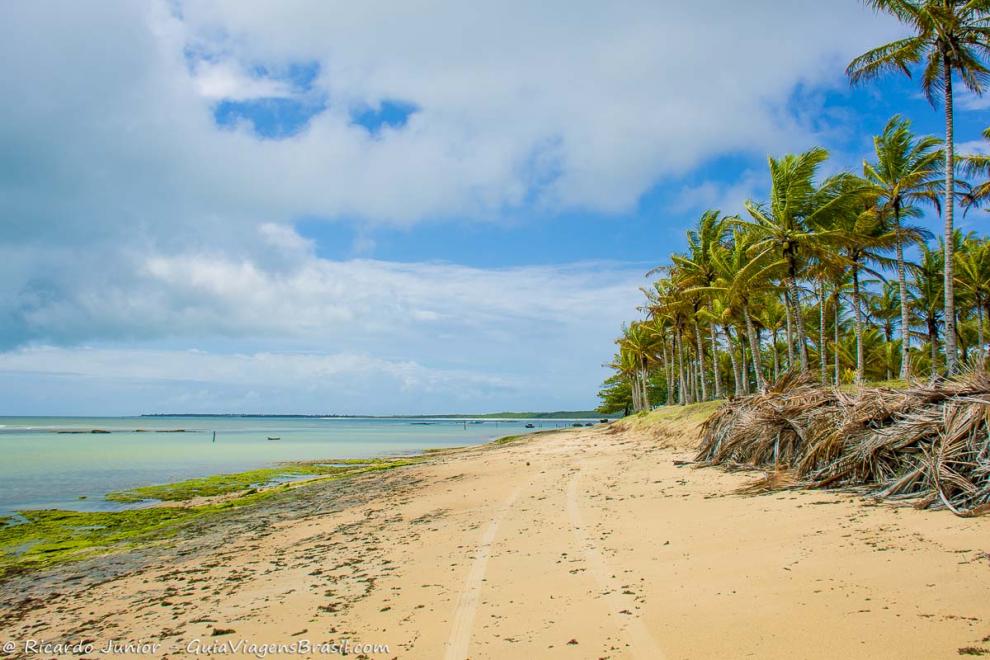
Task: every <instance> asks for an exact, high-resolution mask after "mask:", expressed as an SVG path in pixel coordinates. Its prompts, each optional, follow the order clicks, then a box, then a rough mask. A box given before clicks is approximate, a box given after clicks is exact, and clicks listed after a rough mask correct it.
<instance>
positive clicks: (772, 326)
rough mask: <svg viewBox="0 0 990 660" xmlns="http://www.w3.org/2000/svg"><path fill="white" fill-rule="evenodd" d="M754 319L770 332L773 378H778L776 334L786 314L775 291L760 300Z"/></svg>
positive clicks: (778, 356)
mask: <svg viewBox="0 0 990 660" xmlns="http://www.w3.org/2000/svg"><path fill="white" fill-rule="evenodd" d="M756 319H757V320H758V321H759V322H760V325H762V326H763V327H764V328H766V330H767V332H769V333H770V345H771V346H772V349H773V353H772V358H773V379H774V380H777V379H778V378H780V355H779V354H778V348H777V345H778V342H777V335H778V334H779V333H780V331H781V330H783V329H784V324H785V322H786V316H785V313H784V305H783V304H782V303H781V302H780V299H779V298H778V297H777V295H776V293H773V292H770V293H768V294H767V295H764V296H763V297H762V299H761V300H760V311H759V312H758V313H757V314H756Z"/></svg>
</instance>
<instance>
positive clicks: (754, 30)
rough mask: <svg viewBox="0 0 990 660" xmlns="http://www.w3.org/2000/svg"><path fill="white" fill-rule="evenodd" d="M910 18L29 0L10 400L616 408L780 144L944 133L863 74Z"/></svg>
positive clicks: (9, 132) (7, 164) (4, 239)
mask: <svg viewBox="0 0 990 660" xmlns="http://www.w3.org/2000/svg"><path fill="white" fill-rule="evenodd" d="M903 34H904V32H903V28H901V27H900V26H899V25H897V24H896V23H893V22H892V21H890V20H889V19H886V18H884V17H880V16H876V15H875V14H873V13H872V12H871V11H870V10H869V9H867V8H865V7H864V6H863V5H862V4H861V3H860V2H859V1H858V0H830V2H827V3H823V2H820V0H792V1H790V2H787V3H781V2H779V1H778V0H752V1H751V2H747V3H739V2H736V1H734V0H733V1H721V2H720V1H713V2H708V3H684V2H675V1H674V0H649V1H644V2H636V1H632V0H630V1H628V2H622V3H592V2H582V1H579V2H574V1H571V2H562V1H557V0H551V1H547V2H541V3H532V2H514V1H510V0H503V1H501V2H491V3H485V2H472V3H464V2H444V1H433V2H430V1H419V2H407V3H389V2H378V1H373V0H366V1H363V2H350V3H345V2H330V1H322V0H321V1H315V0H314V1H305V0H281V1H280V2H262V1H258V0H196V1H183V0H159V1H155V0H150V1H149V2H130V1H127V0H121V1H114V0H106V1H103V2H99V3H64V2H54V1H46V0H37V1H34V0H32V1H28V0H14V1H12V2H5V3H3V4H0V62H2V64H0V90H2V98H3V99H4V102H3V103H2V104H0V415H15V416H16V415H130V414H140V413H153V412H217V413H237V412H246V413H283V414H289V413H305V414H323V413H338V414H391V413H398V414H402V413H426V414H428V413H441V412H489V411H502V410H578V409H588V408H591V407H593V406H594V405H596V398H595V393H596V391H597V389H598V385H599V384H600V382H601V381H602V379H603V378H605V377H606V376H607V375H608V369H607V368H606V367H604V366H603V365H604V364H605V363H607V362H608V361H609V360H610V359H611V356H612V354H613V351H614V348H615V347H614V344H613V339H614V338H615V337H616V336H617V335H618V333H619V332H620V329H621V325H622V323H623V322H626V321H629V320H631V319H633V318H636V317H637V316H638V315H639V314H640V312H639V311H638V310H637V307H638V305H640V304H641V300H642V294H641V292H640V287H642V286H646V285H648V280H647V279H646V278H645V276H644V275H645V273H646V272H647V271H648V270H649V269H651V268H652V267H654V266H656V265H658V264H660V263H664V262H666V261H667V259H668V255H669V254H670V252H671V251H672V250H678V249H683V247H684V244H685V241H684V232H685V230H686V229H687V228H688V227H690V226H691V224H692V223H693V222H694V221H695V220H696V219H697V217H698V216H699V215H700V214H701V213H702V212H703V211H704V210H706V209H708V208H719V209H722V210H723V211H725V212H727V213H736V212H740V211H741V210H742V203H743V202H744V201H745V200H746V199H755V200H759V199H761V198H763V197H764V196H765V195H766V174H765V173H766V169H767V165H766V159H767V156H768V155H782V154H784V153H788V152H797V151H803V150H806V149H808V148H810V147H812V146H815V145H820V146H824V147H826V148H827V149H828V150H829V151H830V152H831V154H832V157H831V159H830V161H829V163H828V165H827V168H828V171H830V172H831V171H839V170H843V169H851V170H854V171H858V170H860V169H861V167H862V162H863V159H864V158H865V157H867V156H868V155H869V152H870V150H871V148H872V136H873V135H874V134H875V133H877V132H879V130H880V129H881V128H882V126H883V125H884V123H886V121H887V119H888V118H889V117H890V116H891V115H893V114H894V113H901V114H903V115H904V116H906V117H908V118H910V119H911V120H912V121H913V123H914V127H915V130H916V131H918V132H930V133H934V134H940V133H941V132H942V131H943V130H944V125H943V120H942V115H941V113H940V112H939V111H938V110H937V109H935V108H932V107H931V106H930V105H929V104H928V102H927V101H926V100H925V99H924V98H923V97H922V96H921V95H920V93H919V89H918V87H917V85H916V83H915V82H914V81H911V80H908V79H907V78H898V77H892V78H889V79H885V80H883V81H881V82H879V83H877V84H870V85H866V86H863V87H857V88H851V87H850V85H849V83H848V81H847V79H846V78H845V76H844V69H845V66H846V64H847V63H848V62H849V60H850V59H851V58H852V57H854V56H856V55H858V54H859V53H861V52H863V51H865V50H867V49H868V48H870V47H873V46H875V45H879V44H881V43H885V42H887V41H890V40H892V39H894V38H897V37H899V36H902V35H903ZM988 109H990V97H986V98H982V97H976V96H973V95H971V94H968V93H961V94H960V95H959V98H958V102H957V115H956V130H957V142H958V143H960V147H959V148H960V149H961V150H963V151H967V150H969V151H974V150H980V149H982V148H983V143H982V141H981V138H980V133H981V131H982V129H983V128H985V127H986V126H987V125H990V118H988V117H987V111H988ZM939 222H940V221H939V220H938V218H936V217H934V216H932V215H931V214H929V217H926V218H925V219H924V220H923V223H924V224H926V225H927V226H929V227H930V228H931V229H933V230H935V229H937V227H938V226H939ZM985 222H987V220H986V219H985V215H984V214H982V213H981V212H974V213H971V214H969V215H968V216H966V217H965V218H964V219H962V221H961V223H960V225H961V226H962V228H964V229H967V230H969V229H973V230H976V231H979V232H983V229H982V226H983V223H985Z"/></svg>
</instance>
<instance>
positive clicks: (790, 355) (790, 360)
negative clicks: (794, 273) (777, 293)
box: [783, 291, 794, 371]
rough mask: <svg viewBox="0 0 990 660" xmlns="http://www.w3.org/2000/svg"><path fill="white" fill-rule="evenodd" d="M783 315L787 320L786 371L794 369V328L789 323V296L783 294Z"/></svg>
mask: <svg viewBox="0 0 990 660" xmlns="http://www.w3.org/2000/svg"><path fill="white" fill-rule="evenodd" d="M783 295H784V315H785V316H786V318H787V370H788V371H790V370H791V369H793V368H794V328H793V323H792V321H791V301H790V296H789V295H788V293H787V292H786V291H785V292H784V294H783Z"/></svg>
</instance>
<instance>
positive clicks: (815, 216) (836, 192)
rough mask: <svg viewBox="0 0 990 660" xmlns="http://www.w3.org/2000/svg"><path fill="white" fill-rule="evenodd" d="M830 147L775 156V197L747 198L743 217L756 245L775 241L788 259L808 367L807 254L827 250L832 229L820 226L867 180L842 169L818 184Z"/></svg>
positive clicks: (790, 300)
mask: <svg viewBox="0 0 990 660" xmlns="http://www.w3.org/2000/svg"><path fill="white" fill-rule="evenodd" d="M827 159H828V152H827V151H826V150H825V149H822V148H821V147H815V148H813V149H810V150H808V151H806V152H804V153H802V154H797V155H794V154H788V155H786V156H784V157H783V158H780V159H779V160H778V159H775V158H772V157H771V158H769V159H768V160H769V165H770V201H769V202H768V203H766V204H758V203H756V202H753V201H747V202H746V205H745V206H746V211H747V212H748V213H749V215H750V216H751V217H752V218H753V220H752V221H751V222H745V221H738V224H742V225H743V226H745V227H747V228H748V229H749V230H750V231H751V232H752V233H753V235H754V237H755V238H756V239H757V240H756V241H755V243H754V244H753V247H752V249H753V250H754V251H762V250H765V249H766V248H768V247H772V248H773V249H774V250H775V251H776V252H777V254H778V255H779V256H780V257H781V258H782V259H783V260H784V263H785V265H786V267H785V269H784V282H785V284H786V291H787V296H786V298H787V304H788V306H789V308H790V310H791V317H792V320H793V322H794V328H795V334H796V340H797V344H798V346H797V348H798V358H799V360H800V363H801V371H807V370H808V347H807V344H806V335H805V331H804V321H803V318H802V312H801V298H800V290H799V288H798V278H799V276H800V271H801V269H802V268H803V266H804V264H805V263H806V260H807V259H808V258H809V257H813V256H814V255H815V254H817V253H819V252H821V251H823V250H826V251H827V249H828V248H827V244H828V242H829V239H830V238H831V236H830V233H829V232H828V231H820V230H819V229H818V227H821V226H824V225H827V219H828V217H829V216H830V215H832V214H836V213H840V214H841V213H843V212H847V211H848V208H847V205H848V204H849V203H850V202H852V201H854V197H855V195H854V194H851V193H854V192H856V190H858V188H861V186H857V185H856V184H854V178H853V177H851V176H850V175H849V174H845V173H843V174H838V175H835V176H832V177H829V178H828V179H826V180H825V181H824V182H823V183H822V184H821V185H820V186H816V185H815V175H816V174H817V173H818V169H819V167H820V166H821V164H822V163H823V162H825V160H827Z"/></svg>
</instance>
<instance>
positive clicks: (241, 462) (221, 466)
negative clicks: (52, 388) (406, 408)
mask: <svg viewBox="0 0 990 660" xmlns="http://www.w3.org/2000/svg"><path fill="white" fill-rule="evenodd" d="M424 422H425V423H424ZM526 423H527V420H511V421H498V422H496V421H493V420H487V421H485V422H483V423H481V424H477V423H476V424H471V423H469V422H465V421H463V420H431V421H428V422H427V421H426V420H421V419H416V420H410V419H364V418H348V419H341V418H327V419H323V418H293V417H85V418H84V417H20V418H14V417H0V515H3V514H7V513H9V512H11V511H15V510H18V509H37V508H63V509H74V510H89V511H92V510H111V509H118V508H124V507H123V506H122V505H119V504H115V503H112V502H107V501H106V500H104V499H103V496H104V495H105V494H106V493H108V492H111V491H115V490H123V489H126V488H133V487H135V486H145V485H150V484H158V483H168V482H172V481H180V480H182V479H189V478H193V477H204V476H208V475H211V474H219V473H222V472H238V471H243V470H249V469H253V468H259V467H266V466H271V465H274V464H277V463H279V462H283V461H299V460H312V459H333V458H371V457H376V456H387V455H397V454H408V453H416V452H419V451H422V450H424V449H430V448H441V447H456V446H463V445H471V444H480V443H484V442H488V441H490V440H493V439H495V438H498V437H500V436H504V435H509V434H513V433H519V432H521V431H523V430H525V429H524V427H525V424H526ZM532 423H533V424H534V425H535V426H536V427H537V428H544V429H546V428H555V427H562V426H569V425H570V422H566V421H562V420H533V421H532ZM93 429H98V430H105V431H110V433H95V434H94V433H90V432H89V431H91V430H93ZM139 429H140V430H141V431H139ZM177 429H183V430H184V432H182V433H177V432H171V431H174V430H177ZM71 431H84V432H83V433H75V432H71ZM214 431H215V432H216V442H214V441H213V432H214ZM269 437H277V438H279V439H278V440H268V438H269Z"/></svg>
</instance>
